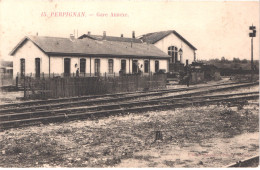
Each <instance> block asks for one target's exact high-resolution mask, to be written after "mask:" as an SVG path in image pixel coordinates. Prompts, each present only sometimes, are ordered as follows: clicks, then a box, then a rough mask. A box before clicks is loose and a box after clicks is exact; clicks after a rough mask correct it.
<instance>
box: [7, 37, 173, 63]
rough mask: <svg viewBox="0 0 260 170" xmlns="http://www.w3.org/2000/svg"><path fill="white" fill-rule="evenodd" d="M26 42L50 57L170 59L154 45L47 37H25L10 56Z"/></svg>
mask: <svg viewBox="0 0 260 170" xmlns="http://www.w3.org/2000/svg"><path fill="white" fill-rule="evenodd" d="M26 41H31V42H33V43H34V44H35V45H36V46H37V47H38V48H39V49H40V50H42V51H43V52H44V53H46V54H48V55H67V56H100V57H102V56H104V57H105V56H109V57H135V58H138V57H139V58H143V57H147V58H164V59H168V58H170V56H169V55H167V54H165V53H164V52H163V51H161V50H160V49H158V48H157V47H155V46H154V45H153V44H148V43H135V42H120V41H107V40H103V41H99V40H93V39H89V38H84V39H73V40H72V39H70V38H59V37H45V36H27V37H24V38H23V39H22V40H21V41H20V43H18V44H17V46H16V47H15V48H14V49H13V50H12V51H11V53H10V55H14V54H15V53H16V51H17V50H18V49H19V48H21V47H22V46H23V45H24V43H25V42H26Z"/></svg>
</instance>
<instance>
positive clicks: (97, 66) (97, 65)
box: [95, 59, 100, 76]
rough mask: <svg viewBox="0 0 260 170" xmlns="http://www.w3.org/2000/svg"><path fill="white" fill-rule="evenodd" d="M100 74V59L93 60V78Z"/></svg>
mask: <svg viewBox="0 0 260 170" xmlns="http://www.w3.org/2000/svg"><path fill="white" fill-rule="evenodd" d="M99 73H100V59H95V76H99Z"/></svg>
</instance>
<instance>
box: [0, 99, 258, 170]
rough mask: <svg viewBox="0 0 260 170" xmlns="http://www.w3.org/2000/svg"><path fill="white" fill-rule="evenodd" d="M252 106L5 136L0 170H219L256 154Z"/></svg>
mask: <svg viewBox="0 0 260 170" xmlns="http://www.w3.org/2000/svg"><path fill="white" fill-rule="evenodd" d="M254 103H258V101H255V102H254ZM254 103H253V104H251V105H247V106H242V108H241V107H238V108H237V107H232V108H229V107H226V106H205V107H188V108H185V109H175V110H170V111H154V112H148V113H141V114H129V115H125V116H110V117H108V118H102V119H99V120H98V119H93V120H84V121H72V122H65V123H59V124H58V123H57V124H50V125H39V126H34V127H26V128H20V129H10V130H6V131H4V132H0V159H1V161H0V167H222V166H225V165H228V164H230V163H234V162H236V161H238V160H242V159H245V158H247V157H250V156H253V155H256V154H258V151H259V144H258V140H259V135H258V129H259V124H258V119H259V118H258V112H259V110H258V106H257V105H255V104H254ZM156 131H161V134H162V140H157V141H156V140H155V134H156Z"/></svg>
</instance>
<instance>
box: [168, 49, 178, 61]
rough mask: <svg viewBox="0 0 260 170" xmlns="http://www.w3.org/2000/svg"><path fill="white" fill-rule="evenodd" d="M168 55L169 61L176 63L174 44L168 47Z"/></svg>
mask: <svg viewBox="0 0 260 170" xmlns="http://www.w3.org/2000/svg"><path fill="white" fill-rule="evenodd" d="M168 55H169V56H171V59H170V62H171V63H176V62H177V61H178V48H177V47H175V46H170V47H168Z"/></svg>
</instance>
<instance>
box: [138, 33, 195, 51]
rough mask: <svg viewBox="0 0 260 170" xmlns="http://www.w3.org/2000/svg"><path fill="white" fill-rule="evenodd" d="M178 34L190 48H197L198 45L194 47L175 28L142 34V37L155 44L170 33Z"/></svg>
mask: <svg viewBox="0 0 260 170" xmlns="http://www.w3.org/2000/svg"><path fill="white" fill-rule="evenodd" d="M172 33H173V34H174V35H176V36H177V37H178V38H180V39H181V40H182V41H183V42H184V43H186V44H187V45H188V46H189V47H190V48H192V49H193V50H197V48H196V47H194V46H193V45H192V44H191V43H190V42H189V41H187V40H186V39H185V38H184V37H182V36H181V35H180V34H179V33H177V32H176V31H175V30H169V31H160V32H153V33H148V34H144V35H142V36H140V39H141V40H142V41H143V42H147V43H151V44H154V43H156V42H158V41H160V40H161V39H163V38H164V37H166V36H168V35H170V34H172Z"/></svg>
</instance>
